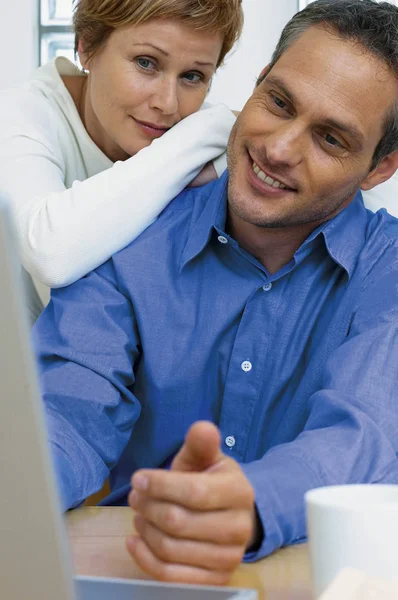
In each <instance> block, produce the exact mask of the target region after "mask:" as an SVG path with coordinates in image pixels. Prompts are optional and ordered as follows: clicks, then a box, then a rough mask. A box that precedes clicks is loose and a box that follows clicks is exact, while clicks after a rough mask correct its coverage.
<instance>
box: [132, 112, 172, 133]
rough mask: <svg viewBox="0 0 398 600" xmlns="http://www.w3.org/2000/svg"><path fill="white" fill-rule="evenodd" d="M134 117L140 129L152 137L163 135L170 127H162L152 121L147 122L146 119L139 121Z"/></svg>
mask: <svg viewBox="0 0 398 600" xmlns="http://www.w3.org/2000/svg"><path fill="white" fill-rule="evenodd" d="M133 119H134V121H135V122H136V123H137V125H138V126H139V127H140V129H141V130H142V131H143V132H144V133H146V134H147V135H148V136H150V137H152V138H158V137H162V135H164V134H165V133H166V131H168V130H169V129H170V127H161V126H159V125H155V124H152V123H146V122H145V121H139V120H138V119H136V118H135V117H133Z"/></svg>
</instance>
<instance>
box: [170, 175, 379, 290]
mask: <svg viewBox="0 0 398 600" xmlns="http://www.w3.org/2000/svg"><path fill="white" fill-rule="evenodd" d="M227 197H228V171H225V172H224V173H223V175H222V176H221V177H220V179H218V180H217V181H216V182H215V183H214V184H213V187H212V188H211V190H210V194H209V197H208V198H207V201H206V205H205V207H204V209H203V211H202V213H201V215H200V217H199V218H198V220H197V221H196V223H195V225H194V227H193V229H192V231H191V234H190V236H189V238H188V241H187V244H186V246H185V248H184V252H183V254H182V257H181V267H183V266H185V264H186V263H187V262H189V261H190V260H192V259H193V258H195V257H196V256H197V255H198V254H199V253H200V252H202V250H203V249H204V248H205V246H207V244H208V243H209V240H210V238H211V235H212V232H213V230H214V229H216V230H218V231H220V230H221V231H225V223H226V217H227ZM367 223H368V217H367V211H366V208H365V206H364V204H363V199H362V194H361V192H360V191H359V190H358V192H357V194H356V195H355V197H354V199H353V200H352V202H350V204H349V205H348V206H347V207H346V208H345V209H344V210H342V211H341V212H340V213H339V214H338V215H336V217H334V218H333V219H331V220H330V221H327V222H326V223H323V224H322V225H320V226H319V227H317V229H315V230H314V231H313V232H312V233H311V235H310V236H309V237H308V238H307V239H306V241H305V242H304V243H303V244H302V245H301V246H300V248H299V249H298V250H297V252H296V254H295V259H296V262H298V261H299V260H300V258H303V256H304V255H306V254H308V251H309V245H310V244H311V245H312V244H313V243H314V241H315V240H316V238H318V237H319V236H320V235H323V238H324V242H325V246H326V250H327V252H328V254H329V255H330V257H331V258H332V260H334V261H335V262H336V263H337V264H339V265H340V266H341V267H342V268H343V269H344V270H345V271H346V272H347V274H348V277H349V278H351V276H352V273H353V271H354V269H355V266H356V264H357V260H358V254H359V253H360V251H361V249H362V248H363V245H364V243H365V236H366V227H367ZM302 255H303V256H302Z"/></svg>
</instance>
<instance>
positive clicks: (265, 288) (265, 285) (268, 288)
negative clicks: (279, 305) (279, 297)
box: [263, 282, 272, 292]
mask: <svg viewBox="0 0 398 600" xmlns="http://www.w3.org/2000/svg"><path fill="white" fill-rule="evenodd" d="M271 289H272V283H271V282H270V283H264V285H263V290H264V292H269V291H270V290H271Z"/></svg>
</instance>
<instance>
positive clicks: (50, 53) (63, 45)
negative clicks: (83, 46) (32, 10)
mask: <svg viewBox="0 0 398 600" xmlns="http://www.w3.org/2000/svg"><path fill="white" fill-rule="evenodd" d="M39 1H40V11H39V14H40V25H39V31H40V50H39V51H40V64H42V65H43V64H45V63H47V62H49V61H50V60H52V59H53V58H56V57H57V56H66V57H67V58H69V59H70V60H72V61H73V60H74V43H75V38H74V35H73V33H72V28H71V23H72V0H39Z"/></svg>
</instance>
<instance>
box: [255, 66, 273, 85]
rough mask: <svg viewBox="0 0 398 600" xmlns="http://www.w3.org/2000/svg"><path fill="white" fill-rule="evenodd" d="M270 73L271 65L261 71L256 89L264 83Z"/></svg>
mask: <svg viewBox="0 0 398 600" xmlns="http://www.w3.org/2000/svg"><path fill="white" fill-rule="evenodd" d="M269 71H270V67H269V65H267V66H266V67H264V69H263V70H262V71H261V73H260V75H259V77H258V79H257V82H256V87H257V86H259V85H260V83H262V82H263V81H264V79H265V78H266V77H267V75H268V73H269Z"/></svg>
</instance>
